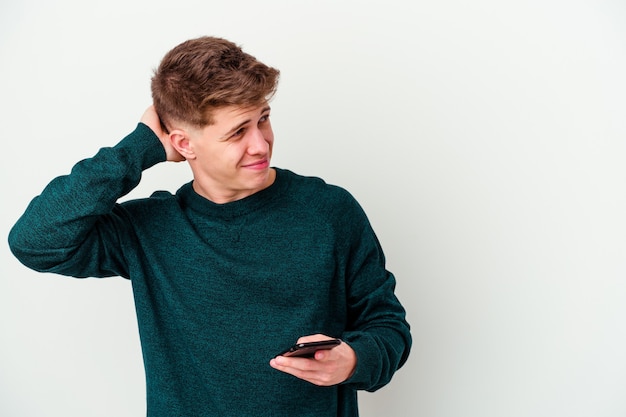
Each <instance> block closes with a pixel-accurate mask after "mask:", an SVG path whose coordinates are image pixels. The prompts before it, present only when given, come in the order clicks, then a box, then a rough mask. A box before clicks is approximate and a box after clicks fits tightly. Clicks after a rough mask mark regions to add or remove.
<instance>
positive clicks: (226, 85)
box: [152, 36, 280, 129]
mask: <svg viewBox="0 0 626 417" xmlns="http://www.w3.org/2000/svg"><path fill="white" fill-rule="evenodd" d="M279 74H280V73H279V71H278V70H277V69H275V68H272V67H269V66H267V65H265V64H263V63H262V62H260V61H258V60H257V59H256V58H255V57H253V56H252V55H249V54H247V53H245V52H243V50H242V49H241V48H240V47H239V46H237V45H236V44H234V43H233V42H230V41H228V40H225V39H221V38H216V37H210V36H205V37H201V38H197V39H191V40H188V41H185V42H183V43H181V44H180V45H178V46H176V47H175V48H174V49H172V50H171V51H169V52H168V53H167V54H166V55H165V57H163V60H162V61H161V63H160V65H159V67H158V69H157V70H156V71H155V72H154V76H153V77H152V99H153V102H154V107H155V110H156V112H157V114H158V115H159V117H160V118H161V122H162V123H163V124H164V127H165V128H166V129H169V128H171V127H172V123H176V122H179V123H180V122H182V123H188V124H191V125H193V126H196V127H204V126H207V125H210V124H212V123H213V120H211V112H212V111H213V110H216V109H219V108H223V107H229V106H237V107H254V106H259V105H262V104H263V103H264V102H266V101H268V100H270V99H271V98H272V97H273V95H274V94H275V92H276V88H277V86H278V78H279Z"/></svg>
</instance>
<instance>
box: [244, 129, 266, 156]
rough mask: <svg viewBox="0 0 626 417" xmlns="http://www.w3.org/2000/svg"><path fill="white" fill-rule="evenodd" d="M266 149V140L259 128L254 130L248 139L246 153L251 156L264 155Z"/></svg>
mask: <svg viewBox="0 0 626 417" xmlns="http://www.w3.org/2000/svg"><path fill="white" fill-rule="evenodd" d="M267 149H268V144H267V140H266V139H265V136H264V135H263V132H262V131H261V129H259V128H254V129H253V130H252V131H251V132H250V136H249V138H248V153H249V154H251V155H256V154H262V153H266V152H267Z"/></svg>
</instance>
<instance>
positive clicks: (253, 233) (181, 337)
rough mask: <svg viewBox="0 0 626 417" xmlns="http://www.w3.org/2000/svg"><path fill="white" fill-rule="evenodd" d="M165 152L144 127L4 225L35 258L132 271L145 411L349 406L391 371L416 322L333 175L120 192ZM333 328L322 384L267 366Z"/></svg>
mask: <svg viewBox="0 0 626 417" xmlns="http://www.w3.org/2000/svg"><path fill="white" fill-rule="evenodd" d="M163 161H165V153H164V151H163V147H162V146H161V144H160V142H159V140H158V138H157V137H156V136H155V135H154V133H153V132H152V131H151V130H150V129H149V128H148V127H147V126H145V125H143V124H141V123H140V124H139V125H138V126H137V128H136V129H135V130H134V131H133V132H132V133H131V134H130V135H128V136H127V137H126V138H124V139H123V140H122V141H121V142H120V143H118V144H117V145H116V146H114V147H110V148H103V149H101V150H100V151H99V152H98V153H97V154H96V155H95V156H94V157H93V158H89V159H85V160H83V161H81V162H79V163H78V164H76V165H75V166H74V168H73V169H72V172H71V173H70V174H69V175H66V176H62V177H58V178H56V179H54V180H53V181H52V182H51V183H50V184H49V185H48V186H47V187H46V188H45V190H44V191H43V192H42V194H41V195H40V196H38V197H36V198H35V199H34V200H33V201H32V202H31V203H30V205H29V206H28V208H27V210H26V212H25V213H24V215H23V216H22V217H21V218H20V219H19V220H18V222H17V223H16V225H15V226H14V227H13V229H12V230H11V233H10V235H9V244H10V247H11V250H12V251H13V253H14V254H15V256H16V257H17V258H18V259H19V260H20V261H21V262H22V263H23V264H25V265H26V266H28V267H30V268H32V269H35V270H37V271H42V272H53V273H57V274H62V275H68V276H73V277H112V276H121V277H124V278H128V279H130V282H131V284H132V290H133V292H134V299H135V306H136V312H137V319H138V324H139V332H140V339H141V346H142V352H143V358H144V366H145V371H146V388H147V415H148V416H149V417H177V416H180V417H209V416H220V417H224V416H237V417H242V416H257V417H264V416H281V417H286V416H298V417H308V416H310V417H325V416H333V417H335V416H357V415H358V408H357V395H356V393H357V390H369V391H374V390H376V389H378V388H380V387H382V386H384V385H385V384H387V383H388V382H389V381H390V379H391V377H392V375H393V374H394V372H395V371H396V370H397V369H398V368H399V367H400V366H402V364H403V363H404V362H405V361H406V359H407V356H408V353H409V349H410V345H411V335H410V332H409V325H408V323H407V322H406V320H405V311H404V309H403V307H402V305H401V304H400V302H399V301H398V299H397V298H396V296H395V294H394V289H395V278H394V276H393V275H392V274H391V273H390V272H389V271H387V270H386V268H385V259H384V255H383V252H382V250H381V247H380V245H379V242H378V240H377V238H376V235H375V233H374V231H373V230H372V228H371V226H370V223H369V222H368V220H367V217H366V215H365V213H364V212H363V210H362V209H361V207H360V206H359V204H358V203H357V202H356V200H355V199H354V198H353V197H352V196H351V195H350V194H349V193H348V192H347V191H345V190H344V189H342V188H340V187H337V186H332V185H328V184H326V183H325V182H324V181H322V180H321V179H318V178H313V177H304V176H300V175H296V174H294V173H293V172H291V171H288V170H284V169H279V168H274V169H275V170H276V180H275V182H274V183H273V184H272V185H271V186H270V187H268V188H266V189H264V190H262V191H260V192H257V193H255V194H253V195H251V196H249V197H246V198H244V199H241V200H237V201H234V202H231V203H226V204H215V203H213V202H211V201H209V200H207V199H205V198H203V197H202V196H200V195H198V194H197V193H196V192H195V191H194V189H193V187H192V183H189V184H185V185H183V186H182V187H181V188H180V189H179V190H178V191H177V193H176V194H171V193H169V192H164V191H159V192H156V193H154V194H153V195H152V196H150V197H149V198H145V199H136V200H131V201H127V202H123V203H119V202H118V201H119V199H120V197H122V196H124V195H125V194H127V193H128V192H129V191H130V190H132V189H133V188H134V187H135V186H136V185H137V184H138V183H139V181H140V179H141V174H142V171H144V170H145V169H147V168H149V167H151V166H153V165H155V164H157V163H159V162H163ZM316 333H323V334H326V335H329V336H333V337H338V338H341V339H342V340H343V341H345V342H346V343H348V344H349V345H350V346H351V347H352V348H353V349H354V351H355V353H356V355H357V367H356V370H355V372H354V373H353V375H352V376H351V377H350V379H348V380H347V381H345V382H344V383H342V384H339V385H336V386H332V387H318V386H316V385H313V384H310V383H308V382H306V381H303V380H300V379H297V378H295V377H293V376H291V375H288V374H285V373H282V372H280V371H277V370H275V369H273V368H271V367H270V366H269V360H270V359H271V358H272V357H274V356H275V355H277V354H278V353H280V352H281V351H283V350H284V349H286V348H287V347H288V346H290V345H291V344H293V343H294V342H295V341H296V339H297V338H298V337H300V336H304V335H309V334H316Z"/></svg>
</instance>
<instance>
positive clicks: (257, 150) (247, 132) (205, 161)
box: [187, 103, 276, 203]
mask: <svg viewBox="0 0 626 417" xmlns="http://www.w3.org/2000/svg"><path fill="white" fill-rule="evenodd" d="M212 116H213V117H212V119H213V122H214V123H213V124H211V125H209V126H205V127H204V128H199V129H188V130H187V136H188V138H189V142H188V146H189V150H190V151H191V155H192V156H191V157H190V158H187V159H188V161H189V164H190V166H191V169H192V171H193V174H194V183H193V186H194V189H195V190H196V192H197V193H198V194H200V195H202V196H204V197H206V198H208V199H210V200H211V201H214V202H216V203H226V202H229V201H235V200H239V199H241V198H244V197H247V196H249V195H251V194H254V193H256V192H257V191H260V190H262V189H264V188H266V187H268V186H269V185H271V184H272V183H273V182H274V179H275V175H276V173H275V172H274V170H273V169H270V159H271V157H272V145H273V143H274V133H273V132H272V126H271V124H270V120H269V116H270V107H269V105H268V104H267V103H266V104H264V105H262V106H258V107H247V108H241V107H225V108H221V109H218V110H215V111H213V112H212Z"/></svg>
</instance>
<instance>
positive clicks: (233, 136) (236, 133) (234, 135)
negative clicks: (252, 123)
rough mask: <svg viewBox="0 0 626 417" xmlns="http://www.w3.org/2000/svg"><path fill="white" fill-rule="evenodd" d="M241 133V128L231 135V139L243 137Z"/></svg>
mask: <svg viewBox="0 0 626 417" xmlns="http://www.w3.org/2000/svg"><path fill="white" fill-rule="evenodd" d="M243 132H245V129H244V128H243V127H242V128H241V129H239V130H237V131H236V132H235V133H233V134H232V135H231V138H236V137H239V136H241V135H243Z"/></svg>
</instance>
